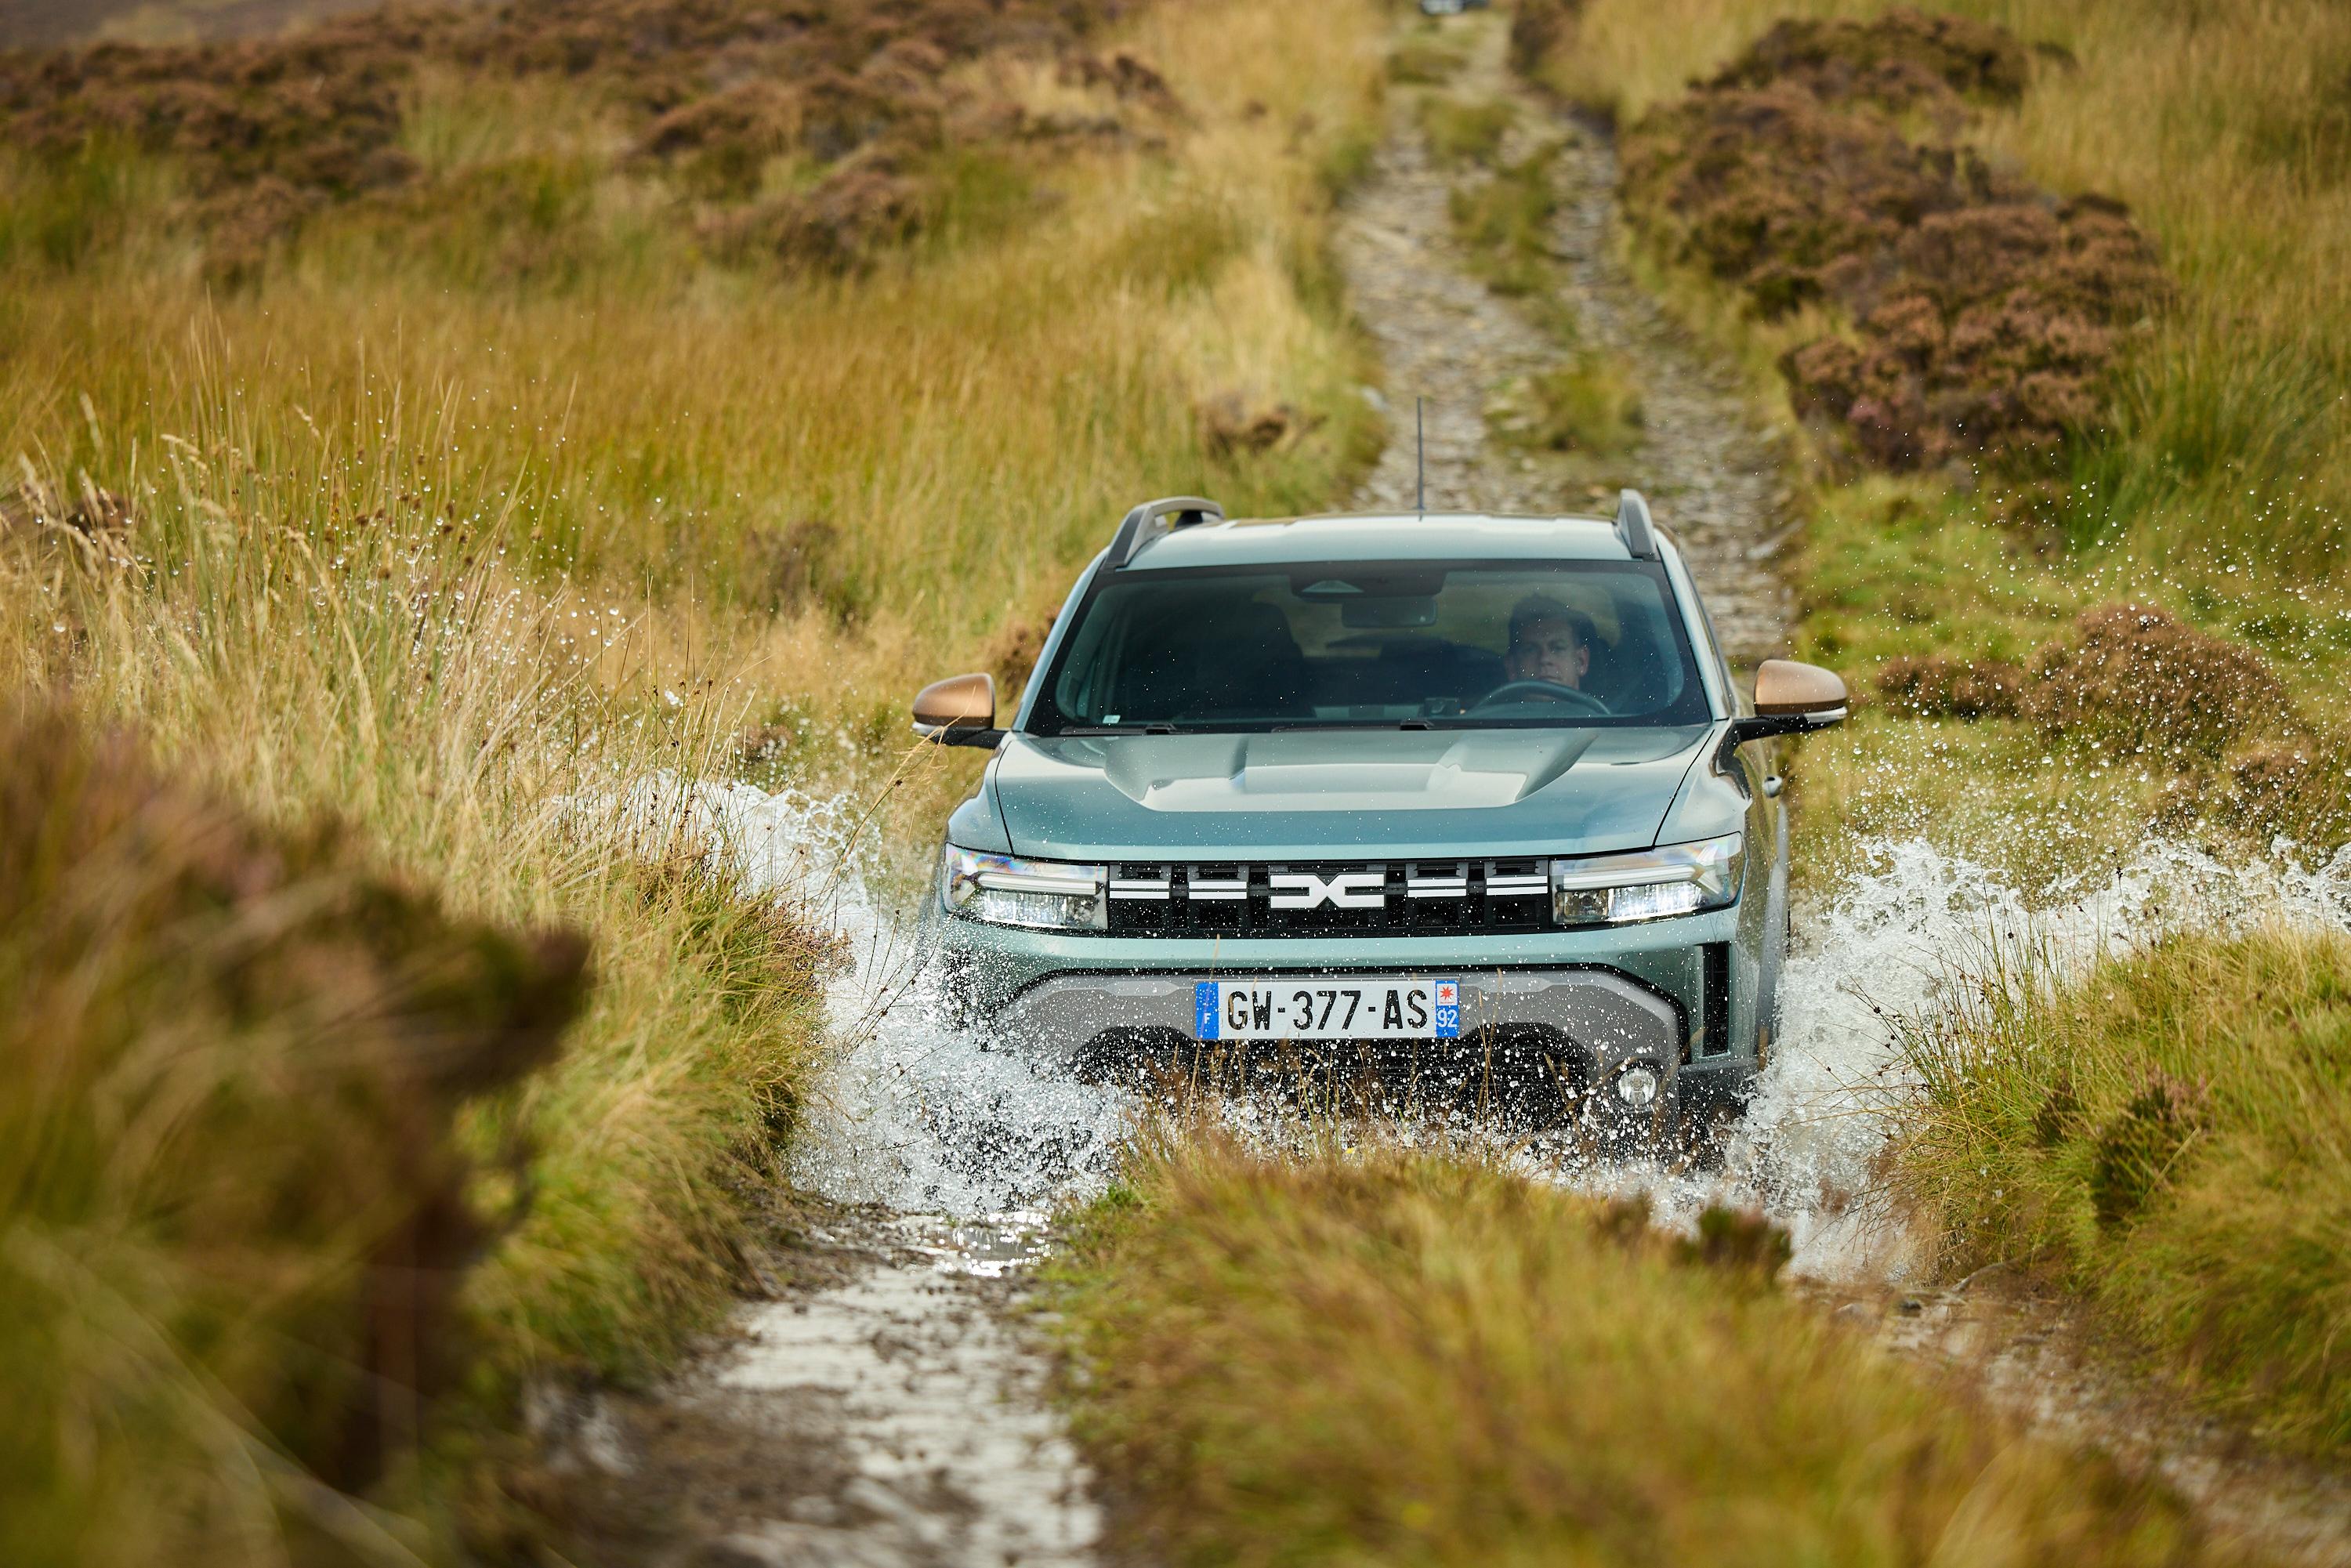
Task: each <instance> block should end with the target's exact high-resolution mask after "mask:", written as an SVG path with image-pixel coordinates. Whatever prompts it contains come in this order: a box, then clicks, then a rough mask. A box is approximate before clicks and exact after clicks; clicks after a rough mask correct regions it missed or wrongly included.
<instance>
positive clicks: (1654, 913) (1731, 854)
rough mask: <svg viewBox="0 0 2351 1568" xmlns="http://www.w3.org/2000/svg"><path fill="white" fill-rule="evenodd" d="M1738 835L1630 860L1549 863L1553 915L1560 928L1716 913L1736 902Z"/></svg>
mask: <svg viewBox="0 0 2351 1568" xmlns="http://www.w3.org/2000/svg"><path fill="white" fill-rule="evenodd" d="M1745 850H1746V841H1745V839H1744V837H1743V836H1742V835H1740V834H1739V833H1725V834H1724V835H1722V836H1721V837H1720V838H1716V839H1700V840H1699V841H1697V842H1696V843H1688V844H1667V845H1664V846H1662V847H1660V848H1657V849H1654V850H1635V851H1634V852H1631V853H1629V854H1620V855H1588V856H1583V857H1581V858H1579V859H1575V860H1557V861H1553V862H1551V896H1552V914H1553V915H1554V916H1555V917H1556V918H1557V919H1558V921H1559V923H1560V924H1561V925H1631V924H1633V923H1635V922H1637V921H1643V920H1664V919H1667V918H1670V917H1671V916H1674V915H1695V914H1697V913H1698V912H1699V911H1701V910H1707V909H1720V908H1722V907H1724V906H1726V905H1728V904H1735V903H1737V902H1738V899H1739V883H1740V860H1741V857H1742V855H1743V854H1744V853H1745Z"/></svg>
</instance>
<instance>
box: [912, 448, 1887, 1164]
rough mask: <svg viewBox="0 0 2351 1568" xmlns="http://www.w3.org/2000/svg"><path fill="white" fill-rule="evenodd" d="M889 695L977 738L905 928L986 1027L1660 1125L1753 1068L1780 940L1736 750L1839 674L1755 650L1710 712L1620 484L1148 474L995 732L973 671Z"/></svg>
mask: <svg viewBox="0 0 2351 1568" xmlns="http://www.w3.org/2000/svg"><path fill="white" fill-rule="evenodd" d="M1844 716H1845V688H1844V682H1843V681H1841V680H1840V679H1838V677H1837V676H1835V675H1834V674H1831V673H1829V672H1828V671H1826V670H1822V669H1817V668H1814V667H1813V666H1811V665H1808V664H1792V663H1789V662H1786V661H1782V660H1771V661H1767V662H1766V663H1765V664H1763V665H1762V666H1761V670H1760V671H1759V673H1758V674H1757V676H1756V682H1755V693H1754V699H1753V701H1752V702H1751V703H1750V701H1748V700H1747V699H1746V698H1745V697H1744V696H1742V695H1741V694H1740V692H1739V691H1738V689H1737V688H1736V686H1735V685H1733V681H1732V675H1731V670H1730V666H1729V664H1728V663H1727V662H1726V661H1725V660H1724V658H1723V655H1722V653H1721V651H1720V649H1719V646H1718V644H1717V642H1716V639H1715V635H1714V632H1713V628H1712V625H1711V623H1710V622H1709V621H1708V616H1707V612H1706V610H1705V608H1704V606H1703V605H1702V604H1701V603H1700V601H1699V599H1698V590H1697V588H1696V586H1695V585H1694V584H1693V583H1692V581H1691V580H1690V575H1689V571H1688V570H1687V567H1686V566H1685V564H1684V563H1683V560H1682V558H1681V555H1680V552H1679V551H1678V550H1677V549H1676V547H1675V544H1674V542H1673V539H1672V538H1671V536H1670V535H1668V534H1667V533H1666V532H1664V531H1663V530H1661V529H1659V528H1656V527H1655V526H1653V524H1652V522H1651V520H1650V516H1649V508H1648V506H1647V504H1646V502H1645V501H1644V500H1643V499H1642V497H1640V495H1639V494H1638V493H1637V492H1635V491H1631V490H1627V491H1625V493H1624V496H1623V498H1622V502H1621V505H1620V507H1619V509H1618V511H1617V514H1616V516H1615V517H1614V519H1613V520H1609V519H1604V518H1587V517H1494V516H1486V515H1480V514H1466V515H1465V514H1426V515H1424V514H1418V513H1407V514H1403V515H1395V516H1385V515H1383V516H1334V517H1279V518H1230V519H1228V517H1226V516H1225V515H1224V511H1223V508H1221V507H1218V506H1217V503H1215V502H1214V501H1209V500H1205V499H1202V498H1199V497H1175V498H1173V499H1169V500H1162V501H1153V502H1150V503H1149V504H1147V505H1144V506H1141V507H1135V508H1134V510H1133V511H1132V512H1130V513H1129V514H1128V515H1127V517H1126V518H1125V520H1124V521H1123V522H1122V523H1121V524H1120V525H1119V528H1118V532H1117V534H1116V536H1115V537H1114V538H1113V539H1112V540H1111V543H1110V546H1109V548H1108V549H1105V550H1103V551H1102V554H1101V555H1099V556H1098V557H1096V558H1095V559H1094V561H1093V563H1092V565H1091V566H1089V567H1088V568H1087V569H1086V570H1085V571H1084V572H1083V573H1082V574H1081V576H1080V578H1079V580H1078V582H1077V584H1076V586H1075V587H1074V588H1073V589H1072V590H1071V593H1070V596H1069V599H1068V601H1067V603H1066V604H1065V605H1064V607H1063V609H1062V611H1061V615H1060V617H1059V619H1058V620H1057V621H1056V622H1054V625H1053V628H1052V631H1051V632H1050V635H1049V636H1048V638H1047V639H1046V643H1045V647H1044V651H1043V653H1042V655H1041V657H1040V662H1039V664H1038V673H1037V676H1036V678H1035V679H1034V680H1032V681H1031V682H1030V684H1029V688H1028V691H1027V693H1026V695H1024V696H1023V698H1022V700H1021V703H1020V706H1019V712H1018V713H1017V714H1015V715H1014V716H1013V717H1012V719H1011V721H1010V723H1009V724H1008V725H1007V726H1005V727H1002V728H998V726H997V715H996V691H995V684H994V682H993V681H992V680H991V679H990V678H989V677H988V676H987V675H980V674H975V675H959V676H956V677H955V678H953V679H951V680H946V681H941V682H938V683H937V684H935V685H931V686H928V687H925V689H924V691H923V692H922V693H921V695H918V696H917V697H916V698H915V699H914V727H915V728H916V730H917V731H918V732H920V733H922V734H924V735H925V736H928V737H933V738H935V739H936V740H937V741H939V742H941V743H943V744H946V745H951V746H984V747H993V748H995V751H996V756H995V757H994V758H992V759H991V760H990V762H989V763H988V766H987V769H986V771H985V773H984V774H983V776H982V778H981V780H980V783H979V787H978V789H977V791H976V792H975V793H974V794H973V795H972V796H971V798H970V799H968V800H966V801H964V802H963V804H962V805H961V806H959V807H958V808H956V811H955V812H954V814H953V816H952V817H951V818H950V819H949V821H948V825H947V831H946V847H945V851H944V853H943V857H942V860H941V863H940V867H939V873H938V883H937V889H936V898H935V901H934V907H933V909H932V911H931V915H930V929H929V936H930V937H931V938H932V946H933V947H934V949H935V951H936V952H937V953H939V954H940V955H941V956H942V958H943V961H944V962H945V963H946V964H947V965H948V966H949V967H950V968H951V970H952V971H953V973H954V976H955V982H956V991H957V993H958V994H959V995H960V996H962V997H963V998H965V1000H966V1002H967V1005H968V1006H970V1007H971V1008H972V1009H973V1010H974V1012H975V1013H976V1014H977V1016H978V1017H979V1019H982V1020H983V1021H984V1023H985V1025H986V1027H987V1029H988V1030H990V1031H991V1032H992V1034H993V1036H994V1038H995V1039H996V1040H999V1041H1001V1042H1002V1043H1003V1044H1004V1045H1005V1046H1006V1047H1008V1048H1010V1049H1019V1050H1029V1051H1048V1052H1053V1053H1056V1054H1059V1055H1061V1056H1064V1057H1068V1058H1072V1059H1075V1060H1076V1061H1079V1062H1081V1064H1084V1063H1093V1064H1101V1063H1103V1062H1113V1063H1114V1062H1116V1061H1119V1060H1121V1059H1123V1058H1125V1057H1129V1056H1134V1055H1137V1054H1145V1053H1149V1052H1151V1051H1156V1050H1160V1049H1164V1048H1166V1047H1170V1046H1175V1047H1179V1048H1186V1049H1191V1050H1195V1051H1196V1050H1197V1049H1198V1047H1199V1046H1200V1045H1201V1044H1202V1043H1203V1042H1212V1041H1213V1042H1218V1043H1219V1046H1220V1048H1230V1047H1238V1048H1246V1047H1248V1046H1249V1045H1251V1044H1252V1043H1255V1042H1282V1041H1290V1042H1297V1041H1318V1040H1346V1041H1355V1042H1377V1043H1379V1044H1381V1045H1382V1047H1383V1048H1384V1049H1385V1048H1389V1047H1393V1048H1395V1049H1397V1050H1404V1051H1440V1050H1443V1051H1453V1052H1455V1053H1457V1054H1459V1053H1468V1054H1470V1055H1474V1056H1480V1057H1482V1059H1483V1060H1485V1061H1489V1062H1491V1061H1507V1062H1510V1063H1515V1064H1518V1066H1520V1067H1521V1068H1526V1069H1529V1070H1531V1071H1532V1072H1533V1073H1535V1074H1536V1075H1538V1076H1547V1078H1548V1081H1549V1082H1552V1084H1554V1085H1561V1086H1563V1087H1564V1090H1565V1094H1566V1098H1565V1102H1564V1103H1566V1104H1567V1105H1569V1106H1570V1107H1571V1108H1572V1109H1573V1113H1574V1114H1575V1116H1576V1117H1578V1118H1579V1119H1580V1120H1581V1121H1582V1123H1583V1124H1586V1125H1594V1126H1598V1127H1600V1128H1602V1129H1603V1130H1604V1131H1607V1132H1609V1133H1610V1134H1611V1136H1612V1138H1622V1137H1625V1136H1627V1135H1634V1136H1639V1137H1646V1136H1649V1135H1653V1134H1665V1133H1668V1132H1672V1131H1674V1130H1676V1129H1678V1130H1679V1131H1680V1132H1681V1133H1683V1134H1686V1135H1687V1136H1689V1137H1692V1138H1695V1137H1697V1136H1698V1134H1705V1133H1708V1132H1711V1131H1713V1130H1715V1129H1716V1128H1718V1127H1719V1125H1720V1124H1722V1123H1723V1122H1725V1121H1726V1120H1728V1119H1729V1117H1730V1116H1731V1115H1733V1114H1735V1113H1736V1112H1737V1111H1738V1109H1739V1108H1740V1106H1741V1105H1743V1103H1744V1101H1745V1099H1746V1097H1747V1095H1748V1094H1749V1092H1750V1086H1751V1084H1752V1082H1753V1080H1754V1078H1755V1075H1756V1073H1757V1071H1758V1070H1759V1066H1760V1063H1761V1060H1762V1058H1763V1055H1764V1053H1765V1051H1767V1050H1768V1047H1769V1040H1770V1036H1771V1024H1772V1018H1773V999H1774V995H1775V991H1776V988H1777V985H1778V980H1779V974H1780V968H1781V964H1782V957H1783V956H1784V953H1785V946H1786V936H1787V929H1788V926H1787V835H1786V832H1785V812H1784V810H1783V809H1782V806H1781V804H1780V802H1779V800H1778V799H1777V797H1778V795H1779V792H1780V780H1779V779H1778V778H1777V777H1776V776H1774V775H1773V773H1772V771H1771V767H1770V766H1769V760H1768V758H1765V757H1764V756H1762V755H1761V752H1762V750H1763V749H1764V748H1762V747H1754V746H1753V745H1752V743H1755V742H1759V741H1765V740H1767V739H1768V737H1774V736H1782V735H1789V734H1794V733H1798V732H1802V731H1806V730H1813V729H1818V728H1822V727H1825V726H1829V725H1834V724H1836V723H1838V722H1840V721H1841V720H1842V719H1843V718H1844ZM1442 1042H1454V1043H1453V1044H1452V1045H1450V1046H1447V1045H1444V1044H1443V1043H1442Z"/></svg>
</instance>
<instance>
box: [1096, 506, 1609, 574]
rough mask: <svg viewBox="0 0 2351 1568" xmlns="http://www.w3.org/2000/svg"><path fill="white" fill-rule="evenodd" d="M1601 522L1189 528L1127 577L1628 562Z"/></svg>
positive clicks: (1136, 563) (1484, 517)
mask: <svg viewBox="0 0 2351 1568" xmlns="http://www.w3.org/2000/svg"><path fill="white" fill-rule="evenodd" d="M1519 559H1527V560H1630V559H1633V558H1632V555H1631V553H1630V552H1629V551H1627V550H1626V549H1625V538H1624V536H1623V535H1622V534H1620V533H1619V532H1618V531H1617V529H1616V525H1615V523H1614V521H1612V520H1610V519H1608V518H1605V517H1510V516H1506V515H1502V514H1499V513H1493V512H1345V513H1329V514H1325V515H1322V516H1320V517H1235V518H1233V519H1232V520H1231V521H1229V522H1223V521H1211V522H1203V523H1196V524H1194V525H1193V526H1192V527H1190V528H1177V529H1175V531H1174V532H1172V533H1169V534H1166V535H1164V536H1162V537H1160V538H1157V539H1155V541H1153V542H1152V543H1151V544H1150V546H1149V547H1148V548H1146V549H1143V550H1141V551H1139V552H1137V554H1136V555H1135V557H1134V559H1133V560H1131V561H1129V562H1128V563H1127V565H1126V567H1125V569H1124V570H1128V571H1172V570H1179V569H1181V568H1185V567H1198V566H1255V565H1268V566H1272V565H1285V564H1289V563H1290V562H1295V561H1324V560H1519Z"/></svg>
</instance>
